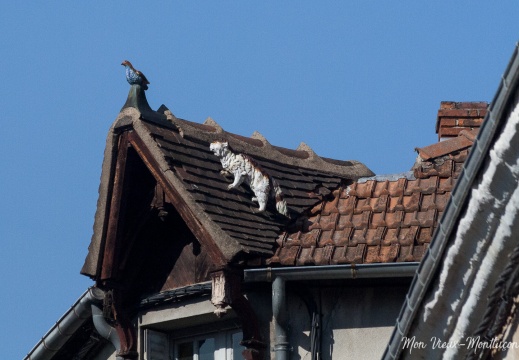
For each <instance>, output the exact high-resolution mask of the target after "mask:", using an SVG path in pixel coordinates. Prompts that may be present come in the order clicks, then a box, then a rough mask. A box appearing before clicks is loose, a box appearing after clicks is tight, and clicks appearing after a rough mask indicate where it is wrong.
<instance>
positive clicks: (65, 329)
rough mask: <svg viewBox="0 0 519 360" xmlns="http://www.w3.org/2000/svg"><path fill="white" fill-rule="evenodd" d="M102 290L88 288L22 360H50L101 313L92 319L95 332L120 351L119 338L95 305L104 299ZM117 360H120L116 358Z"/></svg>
mask: <svg viewBox="0 0 519 360" xmlns="http://www.w3.org/2000/svg"><path fill="white" fill-rule="evenodd" d="M104 296H105V293H104V291H103V290H101V289H99V288H96V287H91V288H89V289H88V290H87V291H86V292H85V293H84V294H83V295H82V296H81V297H80V298H79V299H78V300H77V301H76V303H75V304H74V305H72V306H71V308H70V309H69V310H68V311H67V312H66V313H65V314H64V315H63V316H62V317H61V319H59V320H58V322H57V323H56V324H55V325H54V326H53V327H52V328H51V329H50V330H49V331H48V332H47V334H45V335H44V336H43V338H42V339H41V340H40V341H39V342H38V343H37V344H36V346H34V348H33V349H32V350H31V352H30V353H29V354H28V355H27V356H26V357H25V359H24V360H50V359H52V358H53V357H54V355H56V353H58V351H60V350H61V348H62V347H63V346H64V345H65V343H66V342H67V341H68V340H69V339H70V338H71V337H72V335H74V333H75V332H76V331H77V330H78V329H79V328H80V327H81V326H82V325H83V324H84V323H85V321H87V320H88V318H89V317H90V316H93V314H99V312H100V313H101V316H100V317H99V316H96V317H93V319H92V320H93V322H94V326H95V328H96V330H97V332H98V333H99V334H100V335H101V336H103V337H104V338H106V339H107V340H109V341H110V342H111V343H112V345H114V347H115V348H116V350H117V351H119V350H120V344H119V337H118V336H117V334H116V332H115V329H114V328H112V327H111V326H110V325H109V324H108V323H107V322H106V320H105V319H104V318H103V316H102V311H101V310H100V309H99V308H98V307H97V306H96V305H95V304H98V303H100V302H101V301H102V300H103V299H104ZM117 360H122V358H121V357H117Z"/></svg>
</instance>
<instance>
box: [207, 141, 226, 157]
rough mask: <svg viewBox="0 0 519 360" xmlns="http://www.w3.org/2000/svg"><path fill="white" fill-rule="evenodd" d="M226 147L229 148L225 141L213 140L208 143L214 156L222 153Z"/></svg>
mask: <svg viewBox="0 0 519 360" xmlns="http://www.w3.org/2000/svg"><path fill="white" fill-rule="evenodd" d="M227 149H229V143H228V142H227V141H226V142H220V141H214V142H212V143H211V145H209V150H211V151H212V152H213V154H215V155H216V156H222V155H224V154H225V151H226V150H227Z"/></svg>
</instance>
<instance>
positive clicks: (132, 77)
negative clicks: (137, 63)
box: [121, 60, 150, 90]
mask: <svg viewBox="0 0 519 360" xmlns="http://www.w3.org/2000/svg"><path fill="white" fill-rule="evenodd" d="M121 65H122V66H124V67H125V68H126V80H127V81H128V83H129V84H130V85H134V84H137V85H140V86H142V88H143V89H144V90H147V89H148V84H149V83H150V82H149V81H148V79H146V76H144V74H143V73H141V72H140V71H139V70H135V68H134V67H133V65H132V63H131V62H129V61H128V60H124V61H123V62H122V64H121Z"/></svg>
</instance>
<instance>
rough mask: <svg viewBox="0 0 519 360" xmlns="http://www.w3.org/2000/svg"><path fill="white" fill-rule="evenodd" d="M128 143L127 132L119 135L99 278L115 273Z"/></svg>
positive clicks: (110, 276)
mask: <svg viewBox="0 0 519 360" xmlns="http://www.w3.org/2000/svg"><path fill="white" fill-rule="evenodd" d="M128 144H129V143H128V133H127V132H124V133H122V134H121V136H120V137H119V145H118V148H117V160H116V164H115V174H114V180H113V186H112V191H111V197H110V198H111V200H110V209H109V212H108V222H107V230H106V238H105V245H104V249H103V250H104V251H103V262H102V267H101V279H110V278H112V277H113V275H115V274H114V261H115V256H116V245H117V241H116V240H117V228H118V224H119V212H120V210H121V199H122V193H123V188H124V173H125V169H126V160H127V157H128Z"/></svg>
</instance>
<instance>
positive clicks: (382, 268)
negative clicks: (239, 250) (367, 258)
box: [244, 262, 419, 360]
mask: <svg viewBox="0 0 519 360" xmlns="http://www.w3.org/2000/svg"><path fill="white" fill-rule="evenodd" d="M418 266H419V263H418V262H407V263H381V264H358V265H356V264H346V265H325V266H292V267H279V268H261V269H246V270H245V271H244V282H246V283H247V282H249V283H250V282H272V315H273V317H274V327H275V330H274V332H275V340H274V353H275V355H276V360H288V359H289V351H290V350H291V347H290V343H289V341H288V336H287V324H286V320H287V313H286V307H285V305H286V304H285V303H286V292H285V283H286V281H302V280H333V279H367V278H371V279H373V278H396V277H408V278H412V277H413V276H414V275H415V273H416V270H417V269H418Z"/></svg>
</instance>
